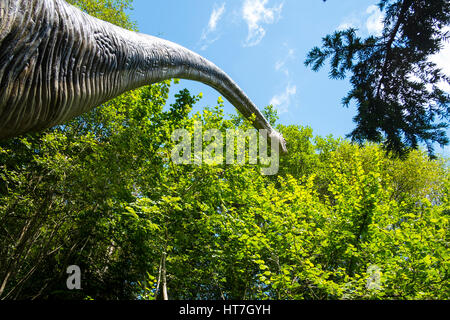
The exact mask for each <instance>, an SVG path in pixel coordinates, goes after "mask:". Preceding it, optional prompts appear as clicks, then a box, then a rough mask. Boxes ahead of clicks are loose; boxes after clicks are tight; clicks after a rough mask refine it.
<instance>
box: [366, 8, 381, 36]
mask: <svg viewBox="0 0 450 320" xmlns="http://www.w3.org/2000/svg"><path fill="white" fill-rule="evenodd" d="M366 13H367V14H369V15H370V16H369V18H367V21H366V28H367V32H369V34H372V35H375V36H381V35H382V34H383V27H384V24H383V19H384V14H383V12H381V10H380V8H379V7H378V6H376V5H371V6H370V7H368V8H367V10H366Z"/></svg>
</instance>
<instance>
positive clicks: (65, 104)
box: [0, 0, 286, 153]
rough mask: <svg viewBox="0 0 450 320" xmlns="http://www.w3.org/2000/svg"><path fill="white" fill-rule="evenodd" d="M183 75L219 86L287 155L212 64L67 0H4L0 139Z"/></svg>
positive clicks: (0, 17)
mask: <svg viewBox="0 0 450 320" xmlns="http://www.w3.org/2000/svg"><path fill="white" fill-rule="evenodd" d="M172 78H180V79H189V80H195V81H199V82H202V83H205V84H207V85H209V86H211V87H213V88H215V89H216V90H217V91H219V92H220V93H221V94H222V95H223V96H224V97H225V98H226V99H227V100H228V101H229V102H230V103H231V104H233V105H234V106H235V107H236V108H237V109H238V110H239V111H240V112H241V113H242V115H243V116H245V117H247V118H248V117H250V116H251V115H252V114H255V115H256V122H254V126H255V128H257V129H266V130H268V132H269V137H271V138H272V139H275V141H278V143H279V146H280V150H281V152H282V153H285V152H286V146H285V142H284V139H283V137H282V136H281V135H280V134H278V133H277V132H276V131H274V130H273V129H272V127H271V126H270V124H269V123H268V122H267V120H266V119H265V118H264V116H263V115H262V114H261V112H260V111H259V110H258V108H257V107H256V106H255V105H254V104H253V103H252V102H251V100H250V99H249V98H248V97H247V96H246V95H245V93H244V92H243V91H242V90H241V89H240V88H239V87H238V86H237V85H236V84H235V83H234V82H233V80H231V78H230V77H229V76H227V75H226V74H225V73H224V72H223V71H222V70H221V69H219V68H218V67H217V66H215V65H214V64H213V63H211V62H209V61H208V60H206V59H204V58H203V57H201V56H199V55H198V54H196V53H194V52H192V51H190V50H188V49H186V48H183V47H181V46H179V45H177V44H175V43H172V42H169V41H166V40H162V39H159V38H155V37H152V36H148V35H144V34H139V33H135V32H131V31H128V30H125V29H122V28H119V27H117V26H114V25H112V24H110V23H107V22H104V21H101V20H98V19H96V18H93V17H91V16H89V15H87V14H85V13H83V12H82V11H80V10H79V9H77V8H75V7H73V6H71V5H69V4H68V3H66V2H65V1H63V0H0V139H3V138H8V137H14V136H17V135H20V134H23V133H27V132H30V131H39V130H42V129H45V128H49V127H52V126H55V125H59V124H62V123H64V122H65V121H68V120H70V119H72V118H74V117H76V116H78V115H81V114H82V113H84V112H87V111H89V110H91V109H92V108H94V107H96V106H99V105H100V104H102V103H104V102H106V101H108V100H110V99H112V98H114V97H116V96H118V95H120V94H122V93H124V92H126V91H128V90H131V89H136V88H139V87H141V86H144V85H149V84H152V83H156V82H160V81H163V80H167V79H172Z"/></svg>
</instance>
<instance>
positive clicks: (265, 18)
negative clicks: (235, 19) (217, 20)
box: [242, 0, 283, 47]
mask: <svg viewBox="0 0 450 320" xmlns="http://www.w3.org/2000/svg"><path fill="white" fill-rule="evenodd" d="M268 1H269V0H245V1H244V6H243V8H242V17H243V19H244V20H245V22H246V23H247V25H248V36H247V39H246V41H245V44H244V46H246V47H251V46H255V45H257V44H258V43H260V42H261V40H262V39H263V38H264V36H265V35H266V30H265V29H264V28H263V27H262V24H272V23H274V22H275V21H277V20H278V19H279V18H280V15H281V10H282V9H283V3H280V4H279V5H278V6H275V7H272V8H267V7H266V5H267V2H268Z"/></svg>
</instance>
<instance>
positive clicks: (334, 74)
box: [305, 0, 450, 155]
mask: <svg viewBox="0 0 450 320" xmlns="http://www.w3.org/2000/svg"><path fill="white" fill-rule="evenodd" d="M379 7H380V9H381V10H384V12H385V18H384V29H383V32H382V35H380V36H370V37H368V38H366V39H361V38H360V37H358V36H357V33H356V31H357V30H355V29H353V28H350V29H348V30H345V31H337V32H335V33H334V34H332V35H327V36H326V37H325V38H324V39H323V41H322V48H319V47H315V48H313V49H312V50H311V51H310V52H309V54H308V57H307V59H306V61H305V64H306V65H307V66H311V67H312V69H313V70H315V71H317V70H319V69H320V68H321V67H322V66H323V65H324V63H325V60H326V59H328V58H329V59H330V66H331V71H330V77H331V78H333V79H344V78H345V77H346V76H347V74H348V73H350V74H351V77H350V82H351V85H352V89H351V91H350V92H349V93H348V95H347V96H346V97H345V98H344V99H343V104H344V105H345V106H348V105H349V104H350V102H351V101H352V100H354V101H356V104H357V109H358V113H357V115H356V117H355V118H354V121H355V122H356V124H357V126H356V128H355V129H354V130H353V132H352V133H351V134H350V136H351V137H352V139H353V140H355V141H358V142H362V141H365V140H369V141H373V142H384V145H385V147H386V148H387V149H388V150H390V151H395V152H397V153H399V154H404V153H405V152H406V151H407V150H408V149H410V148H414V149H417V148H418V146H419V144H420V143H425V144H426V146H427V148H428V151H429V153H430V155H433V143H439V144H441V145H447V144H448V138H447V136H446V131H445V129H446V128H448V120H449V119H448V114H449V111H448V110H449V104H450V96H449V95H448V93H446V92H444V91H442V89H440V87H439V84H441V83H442V82H449V81H450V79H449V78H448V76H446V75H444V74H443V73H442V71H441V70H440V69H439V68H438V67H437V66H436V64H434V63H433V62H431V61H430V59H429V58H430V57H431V56H432V55H433V54H436V53H438V52H439V51H440V49H441V48H442V46H443V43H444V42H445V41H448V32H445V27H446V26H449V24H450V3H449V2H448V1H446V0H435V1H426V0H382V1H380V2H379Z"/></svg>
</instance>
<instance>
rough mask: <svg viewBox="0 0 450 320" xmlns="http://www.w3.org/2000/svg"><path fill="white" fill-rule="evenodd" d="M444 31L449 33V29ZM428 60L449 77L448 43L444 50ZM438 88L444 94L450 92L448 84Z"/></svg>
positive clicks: (449, 45)
mask: <svg viewBox="0 0 450 320" xmlns="http://www.w3.org/2000/svg"><path fill="white" fill-rule="evenodd" d="M445 31H449V32H450V28H446V29H445V30H444V32H445ZM430 60H431V61H432V62H434V63H436V64H437V66H438V67H439V68H441V69H442V72H443V73H444V74H445V75H447V76H450V41H447V42H446V43H445V44H444V48H442V50H441V51H440V52H439V53H438V54H435V55H434V56H432V57H431V58H430ZM439 87H440V88H441V89H442V90H444V91H446V92H450V85H449V84H448V83H442V84H440V86H439Z"/></svg>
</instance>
